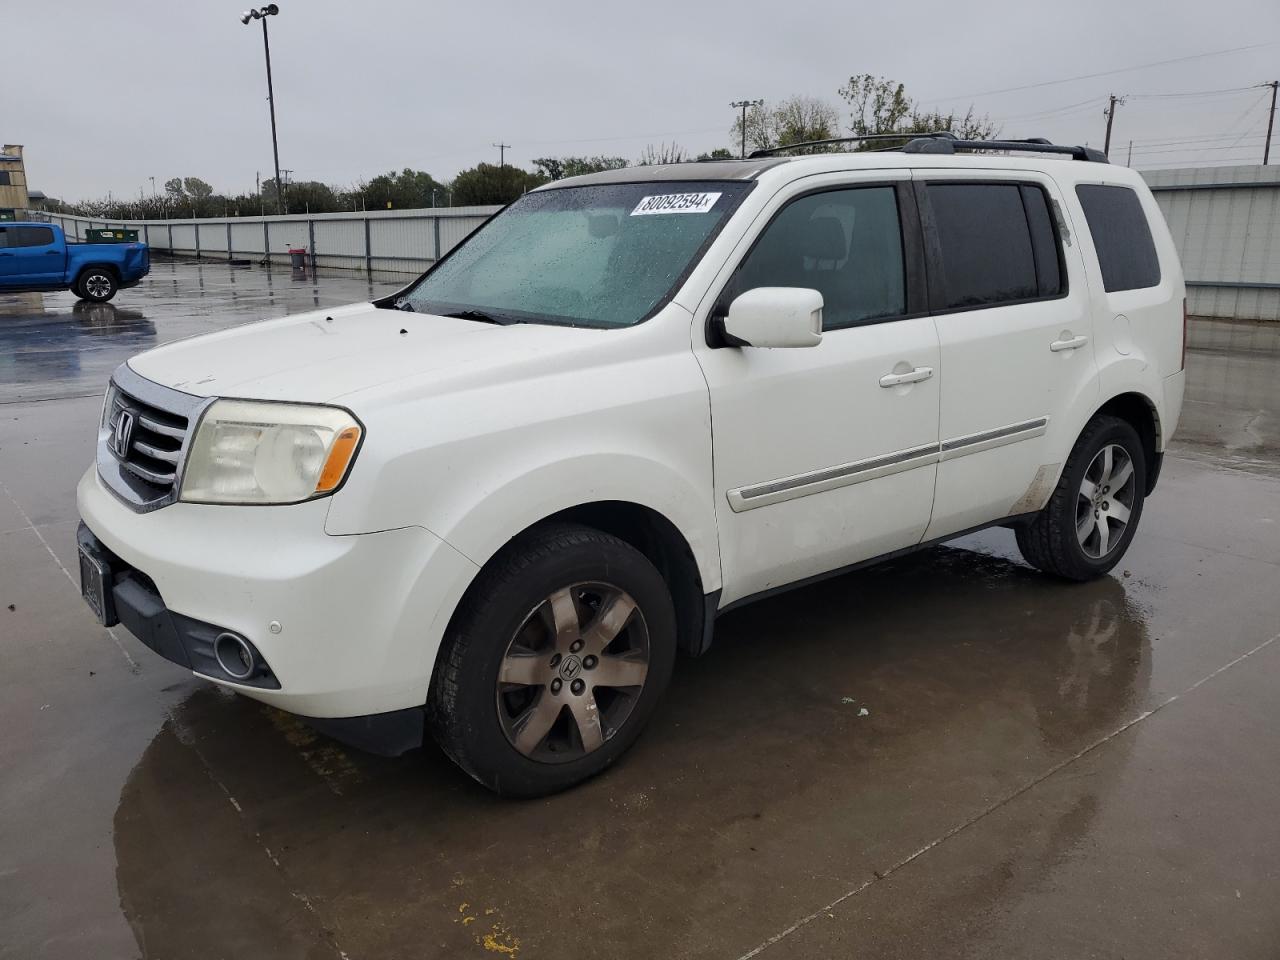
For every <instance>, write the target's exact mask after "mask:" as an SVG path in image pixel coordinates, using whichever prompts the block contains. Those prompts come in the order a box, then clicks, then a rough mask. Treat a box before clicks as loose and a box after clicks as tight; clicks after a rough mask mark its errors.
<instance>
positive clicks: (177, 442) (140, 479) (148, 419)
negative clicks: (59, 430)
mask: <svg viewBox="0 0 1280 960" xmlns="http://www.w3.org/2000/svg"><path fill="white" fill-rule="evenodd" d="M209 402H210V401H209V400H208V399H206V398H204V397H195V396H192V395H191V394H188V393H182V392H181V391H179V390H173V389H170V388H169V387H163V386H161V385H160V384H158V383H153V382H152V381H150V380H146V379H144V378H143V377H140V376H138V375H137V374H136V373H134V372H133V370H132V369H130V368H129V366H128V365H127V364H123V365H121V366H120V367H119V368H118V369H117V370H116V372H115V373H114V374H112V377H111V388H110V390H109V391H108V393H107V398H106V404H105V406H104V408H103V413H102V427H101V430H100V431H99V434H98V474H99V475H100V476H101V477H102V479H103V481H104V482H105V483H106V484H107V486H108V487H110V488H111V489H112V490H113V491H114V492H115V493H116V494H117V495H118V496H119V497H120V498H121V499H122V500H124V501H125V503H127V504H129V506H131V507H133V508H134V509H136V510H139V511H144V510H155V509H157V508H158V507H162V506H165V505H166V504H169V503H172V502H173V501H174V500H176V499H177V498H178V487H179V485H180V483H181V481H182V464H183V460H184V458H185V456H186V448H187V440H188V437H189V434H190V432H191V429H192V427H193V426H194V425H195V423H196V420H197V419H198V416H199V412H200V410H201V409H203V407H204V406H205V405H206V404H207V403H209Z"/></svg>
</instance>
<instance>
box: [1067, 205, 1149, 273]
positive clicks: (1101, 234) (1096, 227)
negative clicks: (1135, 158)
mask: <svg viewBox="0 0 1280 960" xmlns="http://www.w3.org/2000/svg"><path fill="white" fill-rule="evenodd" d="M1076 196H1077V197H1079V198H1080V205H1081V206H1082V207H1084V215H1085V219H1086V220H1088V221H1089V232H1090V233H1091V234H1093V246H1094V249H1096V250H1097V251H1098V266H1099V267H1101V268H1102V286H1103V288H1104V289H1105V290H1106V291H1107V293H1114V292H1115V291H1117V290H1138V289H1141V288H1142V287H1154V286H1155V285H1156V284H1158V283H1159V282H1160V260H1159V258H1158V257H1157V256H1156V245H1155V243H1154V242H1153V241H1152V239H1151V228H1150V227H1149V226H1148V225H1147V216H1146V214H1145V213H1143V211H1142V201H1141V200H1139V199H1138V195H1137V194H1136V193H1134V192H1133V191H1132V190H1130V189H1129V188H1128V187H1107V186H1101V185H1097V184H1081V185H1080V186H1078V187H1076Z"/></svg>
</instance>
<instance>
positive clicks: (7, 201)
mask: <svg viewBox="0 0 1280 960" xmlns="http://www.w3.org/2000/svg"><path fill="white" fill-rule="evenodd" d="M30 206H31V199H30V197H28V195H27V171H26V168H25V167H23V165H22V144H20V143H6V144H5V145H4V147H2V148H0V220H18V219H26V214H27V209H28V208H29V207H30Z"/></svg>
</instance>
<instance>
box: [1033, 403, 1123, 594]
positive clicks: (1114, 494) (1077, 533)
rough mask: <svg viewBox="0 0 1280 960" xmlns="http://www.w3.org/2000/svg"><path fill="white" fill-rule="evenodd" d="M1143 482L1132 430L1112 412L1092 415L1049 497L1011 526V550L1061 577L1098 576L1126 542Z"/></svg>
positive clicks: (1114, 561) (1112, 563)
mask: <svg viewBox="0 0 1280 960" xmlns="http://www.w3.org/2000/svg"><path fill="white" fill-rule="evenodd" d="M1146 489H1147V469H1146V459H1145V454H1144V453H1143V451H1142V441H1141V440H1140V439H1139V438H1138V433H1137V431H1136V430H1134V429H1133V427H1132V426H1131V425H1130V424H1129V423H1127V422H1126V421H1124V420H1121V419H1119V418H1118V417H1110V416H1097V417H1094V418H1093V419H1092V420H1090V421H1089V424H1088V426H1086V427H1085V428H1084V432H1083V433H1081V434H1080V439H1078V440H1077V441H1076V445H1075V447H1073V448H1072V450H1071V456H1070V457H1068V458H1067V464H1066V466H1065V467H1064V468H1063V471H1062V478H1061V479H1060V480H1059V481H1058V486H1057V488H1056V489H1055V490H1054V491H1053V496H1052V497H1050V498H1049V502H1048V504H1047V505H1046V506H1045V508H1044V509H1043V510H1041V511H1040V512H1039V513H1038V514H1037V515H1036V516H1035V518H1034V519H1032V520H1031V522H1030V523H1028V524H1027V525H1026V526H1023V527H1019V528H1018V530H1017V538H1018V549H1019V550H1021V551H1022V556H1023V557H1024V558H1025V559H1026V561H1027V562H1028V563H1029V564H1031V565H1032V566H1033V567H1036V568H1037V569H1039V570H1043V571H1044V572H1045V573H1052V574H1055V575H1057V576H1059V577H1065V578H1066V579H1068V580H1092V579H1093V578H1094V577H1100V576H1102V575H1103V574H1104V573H1106V572H1107V571H1108V570H1110V569H1111V568H1112V567H1114V566H1115V565H1116V564H1117V563H1119V562H1120V558H1121V557H1123V556H1124V554H1125V551H1126V550H1128V549H1129V544H1130V543H1131V542H1132V540H1133V535H1134V533H1135V531H1136V530H1137V529H1138V520H1139V518H1140V517H1141V516H1142V504H1143V501H1144V499H1145V495H1146Z"/></svg>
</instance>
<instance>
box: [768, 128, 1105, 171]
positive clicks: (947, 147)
mask: <svg viewBox="0 0 1280 960" xmlns="http://www.w3.org/2000/svg"><path fill="white" fill-rule="evenodd" d="M872 140H906V141H907V142H906V144H905V145H903V146H902V147H881V148H880V149H881V150H899V149H900V150H901V151H902V152H903V153H932V154H954V153H955V152H956V151H957V150H1006V151H1020V152H1024V153H1059V154H1063V155H1066V156H1070V157H1071V158H1072V159H1073V160H1085V161H1088V162H1090V163H1108V162H1109V161H1108V160H1107V155H1106V154H1105V153H1103V152H1102V151H1101V150H1098V149H1095V148H1094V147H1071V146H1065V145H1063V144H1060V143H1051V142H1050V141H1048V140H1046V139H1045V138H1044V137H1028V138H1026V139H1024V140H961V139H960V138H959V137H957V136H956V135H955V134H954V133H952V132H951V131H950V130H937V131H934V132H932V133H911V134H903V133H872V134H865V135H863V136H859V137H832V138H831V139H829V140H804V141H801V142H800V143H789V144H787V145H786V146H783V147H770V148H769V149H767V150H755V151H753V152H752V153H751V154H750V157H751V159H756V158H759V157H770V156H773V155H774V154H778V153H784V152H786V151H787V150H795V149H797V148H799V147H825V146H830V145H832V144H836V143H861V142H864V141H872Z"/></svg>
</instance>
